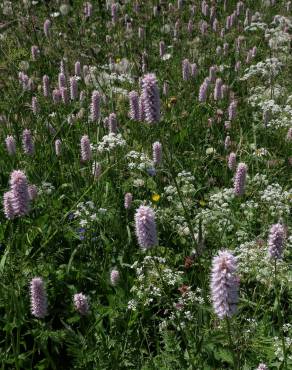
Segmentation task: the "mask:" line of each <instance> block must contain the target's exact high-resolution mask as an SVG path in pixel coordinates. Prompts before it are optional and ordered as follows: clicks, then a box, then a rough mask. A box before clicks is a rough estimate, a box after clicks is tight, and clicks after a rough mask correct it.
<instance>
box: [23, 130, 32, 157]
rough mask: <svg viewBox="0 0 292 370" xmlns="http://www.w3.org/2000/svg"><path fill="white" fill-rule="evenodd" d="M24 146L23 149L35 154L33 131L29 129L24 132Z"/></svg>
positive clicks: (29, 153) (28, 153) (25, 151)
mask: <svg viewBox="0 0 292 370" xmlns="http://www.w3.org/2000/svg"><path fill="white" fill-rule="evenodd" d="M22 146H23V151H24V153H25V154H27V155H33V154H34V143H33V140H32V136H31V132H30V130H28V129H25V130H23V133H22Z"/></svg>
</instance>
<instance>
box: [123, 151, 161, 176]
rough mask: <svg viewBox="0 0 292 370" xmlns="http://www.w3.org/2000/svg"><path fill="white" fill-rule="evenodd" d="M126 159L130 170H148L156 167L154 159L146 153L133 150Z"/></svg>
mask: <svg viewBox="0 0 292 370" xmlns="http://www.w3.org/2000/svg"><path fill="white" fill-rule="evenodd" d="M126 159H127V160H128V161H129V163H128V167H129V169H130V170H139V171H146V170H147V169H149V168H153V167H154V163H153V161H152V160H151V159H150V158H149V157H148V156H147V155H146V154H145V153H140V152H136V151H134V150H132V151H130V152H129V153H128V154H127V155H126Z"/></svg>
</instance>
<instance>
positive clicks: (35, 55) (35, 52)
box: [31, 45, 40, 60]
mask: <svg viewBox="0 0 292 370" xmlns="http://www.w3.org/2000/svg"><path fill="white" fill-rule="evenodd" d="M39 54H40V50H39V48H38V47H37V46H36V45H33V46H32V47H31V58H32V60H37V58H38V56H39Z"/></svg>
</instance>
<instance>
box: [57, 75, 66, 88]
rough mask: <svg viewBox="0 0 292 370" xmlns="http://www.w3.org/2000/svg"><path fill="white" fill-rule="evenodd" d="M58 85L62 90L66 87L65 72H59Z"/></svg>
mask: <svg viewBox="0 0 292 370" xmlns="http://www.w3.org/2000/svg"><path fill="white" fill-rule="evenodd" d="M58 85H59V89H60V90H61V88H62V87H66V76H65V75H64V73H59V75H58Z"/></svg>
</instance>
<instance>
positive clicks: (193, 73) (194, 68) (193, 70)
mask: <svg viewBox="0 0 292 370" xmlns="http://www.w3.org/2000/svg"><path fill="white" fill-rule="evenodd" d="M197 73H198V68H197V64H196V63H192V64H191V76H192V77H196V75H197Z"/></svg>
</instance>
